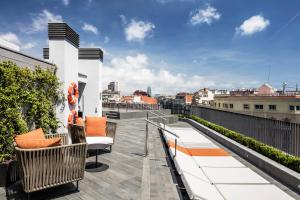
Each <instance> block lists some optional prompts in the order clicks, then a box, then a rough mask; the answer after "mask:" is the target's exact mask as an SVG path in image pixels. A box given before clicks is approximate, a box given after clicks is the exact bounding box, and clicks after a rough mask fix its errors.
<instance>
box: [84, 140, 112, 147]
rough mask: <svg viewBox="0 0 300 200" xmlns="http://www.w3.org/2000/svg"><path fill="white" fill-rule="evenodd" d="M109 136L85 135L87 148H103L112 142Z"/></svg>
mask: <svg viewBox="0 0 300 200" xmlns="http://www.w3.org/2000/svg"><path fill="white" fill-rule="evenodd" d="M113 142H114V141H113V138H111V137H86V143H87V144H88V148H89V149H104V148H106V147H107V146H109V145H112V144H113Z"/></svg>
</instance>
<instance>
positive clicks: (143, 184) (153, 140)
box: [0, 119, 179, 200]
mask: <svg viewBox="0 0 300 200" xmlns="http://www.w3.org/2000/svg"><path fill="white" fill-rule="evenodd" d="M117 122H118V128H117V135H116V143H115V145H114V146H113V149H112V152H111V153H102V154H101V155H99V157H98V158H99V159H98V162H101V163H104V164H105V165H107V166H108V169H106V170H105V171H102V172H85V178H84V179H83V180H82V181H80V183H79V189H80V192H73V191H72V190H75V184H72V183H71V184H66V185H62V186H58V187H55V188H50V189H46V190H43V191H39V192H34V193H32V194H31V199H69V200H70V199H73V200H75V199H109V200H112V199H157V200H158V199H170V200H171V199H179V194H178V192H177V189H176V184H175V183H174V181H173V178H172V175H171V171H170V168H169V166H168V163H167V159H166V154H165V152H164V149H163V146H162V142H161V139H160V136H159V134H158V131H157V129H155V128H154V127H150V131H149V133H150V134H149V135H150V136H149V156H148V157H147V158H145V157H144V156H143V153H144V139H145V122H144V121H143V119H130V120H119V121H117ZM94 160H95V157H94V156H91V157H89V158H88V159H87V162H92V161H94ZM26 197H27V195H26V194H24V193H23V192H22V189H21V186H20V184H15V185H13V186H12V187H10V188H9V189H8V190H7V191H5V190H4V189H3V188H0V199H24V198H26Z"/></svg>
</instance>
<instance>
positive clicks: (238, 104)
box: [213, 95, 300, 123]
mask: <svg viewBox="0 0 300 200" xmlns="http://www.w3.org/2000/svg"><path fill="white" fill-rule="evenodd" d="M213 107H214V108H216V109H220V110H225V111H230V112H237V113H242V114H247V115H253V116H258V117H264V118H272V119H277V120H282V121H288V122H294V123H300V95H293V96H292V95H248V96H234V95H233V96H228V95H227V96H224V95H223V96H222V95H221V96H215V97H214V103H213Z"/></svg>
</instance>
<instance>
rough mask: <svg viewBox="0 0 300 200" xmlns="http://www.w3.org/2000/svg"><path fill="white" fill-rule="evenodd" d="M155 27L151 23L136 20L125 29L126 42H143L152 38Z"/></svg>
mask: <svg viewBox="0 0 300 200" xmlns="http://www.w3.org/2000/svg"><path fill="white" fill-rule="evenodd" d="M154 28H155V25H154V24H152V23H151V22H144V21H136V20H134V19H132V20H131V22H130V23H129V24H128V25H127V26H126V27H125V29H124V32H125V35H126V40H127V41H129V42H143V41H144V39H145V38H146V37H150V36H151V34H152V31H153V29H154Z"/></svg>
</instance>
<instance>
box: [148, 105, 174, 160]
mask: <svg viewBox="0 0 300 200" xmlns="http://www.w3.org/2000/svg"><path fill="white" fill-rule="evenodd" d="M149 112H150V113H151V114H153V115H155V116H157V117H158V118H160V119H164V123H163V125H164V127H161V126H160V125H159V124H158V123H159V121H157V122H154V121H151V120H149ZM166 120H167V119H166V118H164V117H162V116H160V115H158V114H156V113H153V112H151V111H148V112H147V119H145V121H146V138H145V146H144V152H145V156H148V154H149V153H148V138H149V124H151V125H153V126H156V127H157V128H158V129H160V130H163V131H166V132H168V133H170V134H171V135H173V136H175V155H174V157H175V156H176V154H177V138H179V136H178V135H177V134H176V133H173V132H172V131H170V130H167V129H166V128H165V126H166V125H165V122H166Z"/></svg>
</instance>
